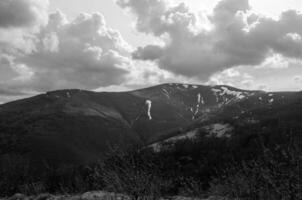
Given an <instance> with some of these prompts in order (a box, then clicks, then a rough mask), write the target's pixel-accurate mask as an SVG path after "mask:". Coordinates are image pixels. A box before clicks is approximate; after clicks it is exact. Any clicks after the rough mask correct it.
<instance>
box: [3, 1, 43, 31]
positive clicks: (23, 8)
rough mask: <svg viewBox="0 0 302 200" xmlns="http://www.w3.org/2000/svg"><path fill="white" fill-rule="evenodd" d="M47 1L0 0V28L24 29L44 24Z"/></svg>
mask: <svg viewBox="0 0 302 200" xmlns="http://www.w3.org/2000/svg"><path fill="white" fill-rule="evenodd" d="M47 7H48V0H39V1H36V0H1V1H0V27H4V28H5V27H23V26H24V27H26V26H32V25H37V24H40V23H45V22H46V20H47V14H46V13H45V12H44V11H45V10H47Z"/></svg>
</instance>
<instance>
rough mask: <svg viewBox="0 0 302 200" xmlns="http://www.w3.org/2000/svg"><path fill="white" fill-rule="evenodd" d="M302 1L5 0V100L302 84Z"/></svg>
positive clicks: (1, 63)
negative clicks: (171, 86) (176, 86)
mask: <svg viewBox="0 0 302 200" xmlns="http://www.w3.org/2000/svg"><path fill="white" fill-rule="evenodd" d="M301 11H302V1H300V0H274V1H272V0H106V1H105V0H1V1H0V103H4V102H8V101H11V100H15V99H19V98H24V97H27V96H31V95H35V94H38V93H43V92H46V91H50V90H58V89H69V88H79V89H86V90H96V91H124V90H131V89H137V88H142V87H148V86H151V85H156V84H160V83H168V82H178V83H191V84H207V85H209V84H210V85H217V84H223V85H231V86H234V87H238V88H242V89H250V90H266V91H285V90H286V91H300V90H301V88H302V13H301Z"/></svg>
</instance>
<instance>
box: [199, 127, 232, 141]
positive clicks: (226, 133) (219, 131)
mask: <svg viewBox="0 0 302 200" xmlns="http://www.w3.org/2000/svg"><path fill="white" fill-rule="evenodd" d="M204 128H205V129H206V130H207V131H208V132H209V135H207V136H208V137H218V138H222V137H227V138H229V137H231V134H230V133H231V131H232V130H233V127H232V126H231V125H230V124H221V123H216V124H211V125H209V126H206V127H204Z"/></svg>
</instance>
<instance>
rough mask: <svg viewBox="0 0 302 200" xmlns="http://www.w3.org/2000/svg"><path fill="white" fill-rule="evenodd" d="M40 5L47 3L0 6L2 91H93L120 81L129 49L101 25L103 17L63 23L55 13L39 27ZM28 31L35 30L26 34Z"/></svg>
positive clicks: (20, 0)
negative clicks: (13, 38) (14, 36)
mask: <svg viewBox="0 0 302 200" xmlns="http://www.w3.org/2000/svg"><path fill="white" fill-rule="evenodd" d="M42 2H43V3H44V2H47V1H43V0H26V1H25V0H12V1H4V2H1V3H0V13H1V14H0V16H1V20H0V26H3V30H4V31H3V32H2V35H4V36H5V35H6V36H7V39H5V40H4V39H3V38H2V39H0V51H1V52H2V55H1V57H0V62H1V64H2V66H4V67H2V69H1V72H3V74H5V75H6V76H7V75H8V74H10V76H9V77H7V78H4V79H2V80H1V81H0V86H1V88H5V89H6V90H7V91H11V90H16V91H18V90H20V91H21V90H22V91H39V92H43V91H47V90H54V89H63V88H82V89H95V88H98V87H101V86H103V87H105V86H110V85H113V84H121V83H123V81H125V78H126V75H128V74H129V72H130V69H131V67H132V66H131V65H132V64H133V63H132V61H131V56H130V55H131V54H130V52H131V46H130V45H129V44H127V43H126V42H125V41H124V40H123V38H122V36H121V34H120V33H119V32H118V31H117V30H114V29H111V28H110V27H108V26H107V25H106V22H105V19H104V17H103V15H102V14H100V13H93V14H85V13H83V14H80V15H79V16H78V17H76V18H75V19H74V20H72V21H68V20H67V18H66V17H65V15H64V14H63V13H61V12H60V11H57V12H55V13H52V14H47V17H46V19H47V20H46V22H47V23H40V22H41V21H40V19H41V16H44V14H45V13H47V11H45V10H43V11H41V10H40V8H41V6H42V5H44V4H43V3H42ZM39 6H40V7H39ZM43 8H44V7H43ZM18 9H24V11H20V13H22V14H20V15H21V16H19V15H18V14H16V13H15V12H16V11H18ZM2 10H7V11H6V12H3V13H2V12H1V11H2ZM2 16H3V18H2ZM20 18H22V20H21V19H20ZM11 27H13V28H11ZM25 27H26V30H25ZM31 27H35V30H30V31H28V30H27V29H31ZM17 29H19V30H17ZM9 34H17V35H19V36H20V37H19V40H9ZM0 35H1V31H0ZM1 40H2V43H1ZM0 92H1V91H0Z"/></svg>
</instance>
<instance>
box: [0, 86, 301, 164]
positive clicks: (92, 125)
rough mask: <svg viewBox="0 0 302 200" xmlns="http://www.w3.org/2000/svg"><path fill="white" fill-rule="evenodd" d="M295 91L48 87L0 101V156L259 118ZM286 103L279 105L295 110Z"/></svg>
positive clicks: (97, 152) (82, 150)
mask: <svg viewBox="0 0 302 200" xmlns="http://www.w3.org/2000/svg"><path fill="white" fill-rule="evenodd" d="M301 99H302V93H301V92H288V93H287V92H286V93H284V92H264V91H255V90H252V91H250V90H241V89H237V88H234V87H230V86H224V85H221V86H204V85H194V84H191V85H190V84H177V83H168V84H161V85H157V86H153V87H149V88H144V89H139V90H133V91H128V92H93V91H86V90H78V89H71V90H56V91H50V92H46V93H44V94H40V95H37V96H34V97H31V98H26V99H22V100H17V101H14V102H10V103H7V104H3V105H0V138H1V140H0V141H1V144H0V160H1V158H3V157H5V155H6V156H9V157H10V155H15V154H17V155H22V156H25V157H28V159H29V160H43V159H46V160H47V161H49V162H54V163H82V162H90V161H93V160H95V159H98V158H99V157H102V155H103V154H104V152H106V151H108V149H109V148H110V146H112V145H119V146H123V147H124V148H126V147H127V146H129V145H148V144H152V143H154V142H156V141H159V140H166V139H169V137H172V138H173V137H175V136H177V135H179V132H182V131H184V130H186V129H187V127H190V126H201V127H204V125H200V124H202V123H204V124H206V123H208V122H211V121H215V120H216V121H219V120H220V121H222V120H224V119H232V120H237V121H240V120H243V119H244V120H249V121H257V120H258V118H261V119H260V120H262V118H264V117H263V116H267V114H265V113H270V115H271V116H267V117H274V116H275V115H276V113H277V114H278V112H279V111H278V110H280V112H281V109H283V108H282V107H283V106H285V107H286V106H288V107H290V106H291V104H293V103H297V104H298V105H300V102H301ZM279 108H280V109H279ZM291 109H292V108H284V110H285V111H284V112H285V113H295V114H296V113H297V112H299V110H298V111H297V110H291ZM276 110H277V111H278V112H277V111H276ZM258 112H260V113H262V114H258ZM298 114H299V113H298ZM261 115H263V116H261ZM236 118H237V119H236ZM254 118H257V119H254ZM213 124H214V125H215V123H213ZM218 124H219V123H218ZM208 126H210V127H211V124H208ZM215 126H218V127H219V126H221V124H220V125H215ZM210 129H211V128H210ZM58 155H59V156H58Z"/></svg>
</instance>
